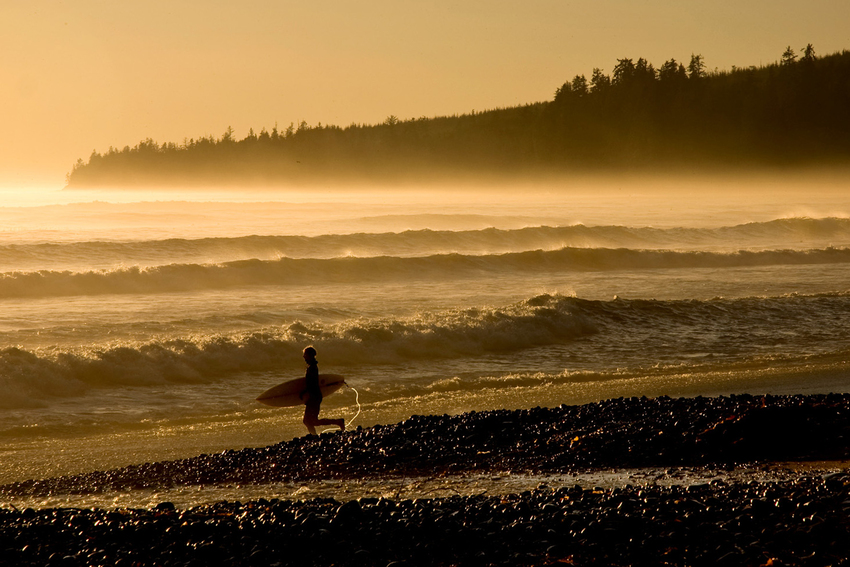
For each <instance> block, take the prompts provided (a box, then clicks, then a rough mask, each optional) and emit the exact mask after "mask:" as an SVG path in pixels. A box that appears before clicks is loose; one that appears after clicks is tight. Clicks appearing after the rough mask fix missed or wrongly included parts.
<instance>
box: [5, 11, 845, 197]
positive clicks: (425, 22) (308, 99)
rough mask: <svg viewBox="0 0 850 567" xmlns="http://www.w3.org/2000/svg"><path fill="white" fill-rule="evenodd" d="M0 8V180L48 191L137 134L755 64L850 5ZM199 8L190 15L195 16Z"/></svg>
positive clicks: (460, 103) (359, 113) (436, 103)
mask: <svg viewBox="0 0 850 567" xmlns="http://www.w3.org/2000/svg"><path fill="white" fill-rule="evenodd" d="M203 6H204V9H203V10H201V4H200V3H199V2H197V1H194V0H193V1H189V2H184V3H182V4H180V5H178V6H175V5H173V4H171V3H165V2H160V1H158V2H151V3H146V4H145V5H144V6H128V5H105V4H102V3H100V2H97V1H95V0H83V1H81V2H77V3H75V4H74V5H73V6H55V5H54V4H53V3H51V2H45V1H41V2H36V3H28V4H27V5H25V6H23V5H20V6H4V7H0V15H2V17H3V21H5V22H6V25H7V30H6V31H7V33H6V34H4V38H3V39H2V40H0V45H3V47H4V50H5V51H6V52H7V53H10V54H12V55H13V57H10V58H9V61H8V62H7V65H6V78H7V81H6V88H5V89H4V91H2V92H3V101H4V104H3V106H2V108H3V110H2V111H0V112H2V113H3V114H2V117H3V123H4V125H5V126H6V136H4V138H3V141H2V142H0V186H7V187H9V186H11V187H25V186H47V187H56V188H61V187H62V186H63V185H64V177H65V174H67V173H68V172H69V171H70V170H71V168H72V167H73V164H74V163H75V162H76V160H77V159H80V158H81V159H83V160H86V159H88V157H89V155H90V154H91V152H92V151H98V152H103V151H105V150H107V149H108V148H109V147H110V146H113V147H116V148H121V147H124V146H125V145H129V146H131V147H132V146H134V145H136V144H137V143H138V142H139V141H140V140H143V139H146V138H151V139H154V140H156V141H158V142H175V143H180V142H182V141H183V140H184V139H189V138H196V139H197V138H199V137H202V136H210V135H212V136H220V135H221V133H222V132H224V131H225V129H227V128H228V127H232V128H233V130H234V132H235V135H236V136H237V137H239V138H242V137H244V136H245V135H247V133H248V132H249V130H250V129H253V130H254V131H255V132H259V131H261V130H262V129H263V128H265V129H267V130H271V128H272V127H274V126H275V124H277V126H278V128H280V129H283V128H285V127H286V126H287V125H288V124H289V123H290V122H294V123H296V124H297V123H299V122H301V121H304V122H307V123H308V124H310V125H317V124H325V125H329V124H330V125H336V126H341V127H345V126H348V125H350V124H353V123H357V124H377V123H380V122H382V121H383V120H384V119H386V118H387V117H388V116H391V115H392V116H397V117H398V118H400V119H402V120H408V119H412V118H418V117H420V116H425V117H428V118H431V117H435V116H451V115H460V114H466V113H469V112H473V111H475V112H481V111H487V110H493V109H497V108H506V107H512V106H519V105H524V104H533V103H537V102H543V101H548V100H551V99H552V98H553V96H554V92H555V90H556V89H557V88H558V87H559V86H560V85H561V84H563V82H564V81H566V80H569V79H570V78H572V77H573V76H575V75H582V74H583V75H586V76H589V75H590V73H591V72H592V70H593V68H597V67H598V68H600V69H602V70H603V71H604V72H606V73H610V72H611V69H612V67H613V65H614V64H615V63H616V60H617V59H619V58H634V59H637V58H639V57H643V58H645V59H647V60H648V61H649V62H651V63H653V64H654V65H656V66H657V65H659V64H660V63H662V62H663V61H666V60H669V59H671V58H675V59H676V60H677V61H682V62H684V63H687V60H688V58H689V57H690V56H691V55H692V54H699V55H702V56H703V57H704V61H705V63H706V65H707V67H708V69H709V70H729V69H731V68H732V67H747V66H751V65H756V66H759V65H767V64H771V63H774V62H776V61H778V60H779V58H780V57H781V54H782V52H783V51H784V50H785V48H786V47H788V46H791V47H792V48H794V49H795V50H799V49H801V48H803V47H804V46H805V45H806V44H809V43H810V44H812V45H813V46H814V47H815V50H816V53H817V54H818V55H825V54H829V53H834V52H838V51H841V50H843V49H846V48H847V47H848V46H847V45H846V44H845V43H843V42H845V41H846V39H845V36H846V33H845V31H844V29H843V27H844V26H843V22H846V21H848V19H850V5H847V4H846V3H842V2H837V1H826V0H822V1H817V2H814V3H810V4H807V5H805V6H803V5H797V4H792V3H790V2H784V3H781V4H780V5H777V3H776V2H772V3H767V2H755V3H749V4H748V5H745V6H739V5H737V4H735V3H732V2H726V1H724V2H716V3H712V4H710V5H697V4H695V3H686V4H682V3H672V2H669V0H653V1H652V2H649V3H646V4H642V5H641V6H633V5H631V4H630V3H627V2H624V1H622V0H611V1H608V2H603V3H595V4H593V5H592V6H585V5H582V4H579V3H576V2H566V3H565V2H556V1H554V0H541V1H538V2H534V3H532V4H530V5H529V4H526V5H523V7H521V8H520V7H517V6H515V5H514V4H512V3H507V2H499V3H495V4H493V3H491V4H488V9H487V10H486V11H484V10H481V9H479V8H478V7H477V5H476V4H475V3H473V2H468V1H467V2H462V3H459V4H458V3H452V4H451V5H449V4H447V3H441V4H438V5H432V6H428V7H425V6H402V5H396V4H394V3H391V2H387V1H386V0H372V1H370V2H368V3H365V4H364V3H359V4H357V5H356V6H354V5H351V6H349V5H339V6H337V5H331V4H328V3H322V4H315V3H310V4H307V3H303V4H302V3H296V4H292V3H290V4H287V5H283V6H282V5H279V3H275V2H270V1H262V2H258V3H254V4H253V5H251V6H248V7H245V6H238V7H237V6H229V5H226V4H223V3H216V4H213V5H211V6H210V5H209V3H204V5H203ZM198 14H202V15H203V17H201V18H199V17H198Z"/></svg>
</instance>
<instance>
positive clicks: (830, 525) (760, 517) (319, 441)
mask: <svg viewBox="0 0 850 567" xmlns="http://www.w3.org/2000/svg"><path fill="white" fill-rule="evenodd" d="M848 457H850V395H843V394H842V395H836V394H830V395H818V396H749V395H744V396H732V397H720V398H683V399H670V398H657V399H647V398H632V399H619V400H610V401H605V402H600V403H596V404H588V405H584V406H561V407H559V408H551V409H547V408H536V409H531V410H516V411H508V410H500V411H492V412H479V413H469V414H463V415H458V416H414V417H412V418H410V419H408V420H406V421H404V422H401V423H398V424H394V425H385V426H375V427H371V428H366V429H363V428H358V429H357V430H354V431H349V432H345V433H342V434H325V435H322V436H319V437H304V438H299V439H293V440H291V441H287V442H283V443H280V444H277V445H274V446H271V447H264V448H255V449H244V450H240V451H226V452H223V453H220V454H217V455H201V456H199V457H195V458H190V459H181V460H177V461H169V462H163V463H146V464H143V465H138V466H132V467H126V468H123V469H117V470H113V471H102V472H93V473H87V474H83V475H75V476H68V477H61V478H55V479H43V480H32V481H26V482H19V483H15V484H10V485H6V486H3V487H0V499H2V497H3V496H6V497H13V496H21V495H39V494H42V495H43V494H57V493H73V494H84V493H93V492H99V491H120V490H136V489H150V488H163V489H167V488H169V487H173V486H178V485H214V484H218V483H239V484H246V483H250V484H253V485H256V484H263V483H269V482H280V481H288V480H293V479H295V480H300V481H306V482H309V481H314V480H321V479H329V478H333V479H343V480H344V479H346V478H351V479H354V478H363V477H367V476H371V477H386V478H398V477H401V476H408V477H412V476H439V475H446V476H448V475H453V474H458V473H469V472H476V471H478V472H482V471H483V472H492V473H495V472H499V471H514V472H524V473H532V474H534V473H543V472H566V471H576V470H587V469H593V468H602V467H607V468H611V467H615V468H616V467H619V468H622V467H641V466H705V467H730V466H733V465H736V464H741V463H770V462H785V461H802V460H841V459H847V458H848ZM0 501H2V500H0ZM848 557H850V475H848V474H846V473H845V472H835V473H831V474H827V475H810V476H802V475H801V476H799V477H798V478H795V479H793V480H788V481H782V482H747V483H727V482H721V481H716V482H712V483H707V484H702V485H692V486H687V487H686V486H666V487H664V486H652V485H650V486H624V487H620V488H613V489H606V490H603V489H597V490H592V489H582V488H580V487H575V488H560V489H549V488H545V487H541V488H539V489H537V490H535V491H526V492H523V493H521V494H513V495H507V496H504V495H503V496H487V495H479V496H467V497H452V498H438V499H418V500H400V501H395V500H386V499H374V498H361V499H360V500H352V501H348V502H341V501H336V500H333V499H318V500H317V499H313V500H308V501H298V502H294V501H286V500H264V499H259V500H257V501H253V502H247V503H244V504H242V503H239V502H221V503H218V504H214V505H205V506H199V507H192V508H190V509H185V510H177V509H175V507H174V506H173V505H172V504H170V503H168V502H164V503H162V504H160V505H159V506H157V507H155V508H153V509H148V510H112V511H108V510H80V509H46V510H32V509H26V510H17V509H0V565H273V564H280V565H340V566H343V565H382V566H383V565H390V564H393V563H395V564H398V565H548V564H575V565H588V564H598V565H717V564H720V565H722V564H726V565H844V564H848V559H847V558H848Z"/></svg>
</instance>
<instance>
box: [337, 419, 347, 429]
mask: <svg viewBox="0 0 850 567" xmlns="http://www.w3.org/2000/svg"><path fill="white" fill-rule="evenodd" d="M336 424H337V425H339V430H340V431H345V420H344V419H338V420H336Z"/></svg>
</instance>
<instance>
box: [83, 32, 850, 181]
mask: <svg viewBox="0 0 850 567" xmlns="http://www.w3.org/2000/svg"><path fill="white" fill-rule="evenodd" d="M799 54H800V56H798V53H797V51H795V50H794V49H792V48H790V47H789V48H788V49H786V50H785V52H784V53H783V54H782V56H781V59H780V60H779V62H778V63H776V64H773V65H767V66H764V67H758V68H756V67H750V68H746V69H736V68H733V70H732V71H723V72H708V71H707V70H706V65H705V61H704V59H703V57H702V56H701V55H691V58H690V61H689V63H688V65H687V66H685V65H684V64H683V63H681V62H679V61H677V60H675V59H670V60H668V61H666V62H664V63H662V64H661V65H660V66H659V67H658V68H657V69H656V68H655V67H654V66H653V65H652V64H651V63H650V62H649V61H647V60H646V59H644V58H638V59H637V60H634V59H630V58H624V59H618V60H617V63H616V65H615V66H614V68H613V72H612V75H610V76H609V75H606V74H605V73H604V72H603V71H602V70H601V69H598V68H595V69H593V72H592V74H591V76H590V80H588V79H587V78H586V76H585V75H576V76H575V77H574V78H573V79H571V80H568V81H566V82H564V84H563V85H561V86H560V87H559V88H558V89H557V90H556V91H555V96H554V99H553V100H552V101H551V102H543V103H537V104H529V105H526V106H521V107H514V108H505V109H497V110H490V111H487V112H472V113H470V114H465V115H460V116H451V117H436V118H424V117H423V118H417V119H411V120H402V119H399V118H398V117H397V116H395V115H390V116H388V117H387V119H386V120H384V121H383V122H382V123H381V124H377V125H359V124H352V125H350V126H348V127H346V128H340V127H338V126H322V125H321V124H319V125H317V126H310V125H308V124H307V123H306V122H301V123H300V124H298V125H297V126H296V125H295V124H294V123H291V124H289V125H288V126H287V127H286V128H285V129H284V130H283V131H280V130H279V129H278V126H277V124H275V126H274V127H273V128H272V130H271V132H269V131H267V130H266V129H265V128H263V129H262V130H260V133H259V134H256V133H255V132H254V130H253V129H251V130H250V131H249V133H248V135H247V136H246V137H245V138H243V139H241V140H239V139H237V138H236V136H235V132H234V130H233V129H232V128H230V127H228V128H227V130H225V132H224V133H223V134H222V135H221V137H219V138H216V137H214V136H207V137H202V138H198V139H188V140H184V141H183V143H182V144H174V143H164V144H158V143H157V142H155V141H153V140H151V139H146V140H143V141H141V142H139V144H138V145H136V146H135V147H133V148H130V147H124V148H123V149H121V150H118V149H115V148H112V147H110V148H109V150H108V151H107V152H105V153H98V152H96V151H94V152H92V154H91V155H90V156H89V159H88V161H87V162H86V161H84V160H82V159H80V160H77V162H76V164H74V167H73V169H72V171H71V172H70V173H69V174H68V184H69V186H71V187H83V186H98V185H115V186H119V185H143V184H174V185H186V184H209V183H214V184H237V183H238V184H248V183H287V182H309V181H311V180H328V179H331V178H333V177H335V176H336V177H340V178H363V179H375V178H379V177H389V178H404V177H410V176H415V175H416V176H418V175H431V174H445V175H453V174H457V173H460V172H473V173H474V172H482V171H487V172H492V173H496V174H512V173H513V174H524V173H531V172H538V171H565V170H576V169H579V168H591V169H596V168H600V167H604V168H621V167H625V168H634V167H652V168H657V167H668V166H669V167H680V166H694V165H699V166H709V167H710V166H713V165H730V164H734V165H759V164H760V165H777V164H782V165H787V164H794V163H843V164H847V163H848V162H850V104H848V101H850V52H847V51H844V52H842V53H837V54H833V55H829V56H824V57H817V56H816V55H815V50H814V47H812V45H811V44H809V45H807V46H805V47H803V48H801V49H800V50H799Z"/></svg>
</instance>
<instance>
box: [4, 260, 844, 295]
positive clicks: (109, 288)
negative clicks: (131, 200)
mask: <svg viewBox="0 0 850 567" xmlns="http://www.w3.org/2000/svg"><path fill="white" fill-rule="evenodd" d="M835 263H850V248H832V247H830V248H823V249H814V250H765V251H746V250H741V251H737V252H730V253H725V252H706V251H691V252H687V251H684V252H683V251H672V250H646V249H643V250H635V249H627V248H619V249H609V248H562V249H560V250H552V251H544V250H535V251H528V252H516V253H507V254H487V255H464V254H440V255H433V256H425V257H394V256H378V257H368V258H358V257H345V258H330V259H294V258H280V259H278V260H258V259H251V260H237V261H232V262H224V263H218V264H168V265H162V266H154V267H149V268H142V267H139V266H133V267H128V268H115V269H110V270H93V271H83V272H74V271H67V270H66V271H53V270H38V271H33V272H22V271H16V272H8V273H5V274H0V298H14V297H55V296H69V295H100V294H127V293H131V294H132V293H143V294H154V293H169V292H181V291H192V290H204V289H230V288H236V287H241V286H254V285H315V284H357V283H370V282H386V281H388V280H401V281H404V280H406V279H416V280H428V279H435V280H440V281H445V280H448V279H460V278H475V277H482V276H486V277H489V276H498V275H508V274H510V273H518V274H522V275H526V276H527V275H533V274H535V273H553V272H571V271H610V270H636V269H637V270H658V269H681V268H690V269H693V268H744V267H755V266H768V265H773V266H775V265H806V264H835Z"/></svg>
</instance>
